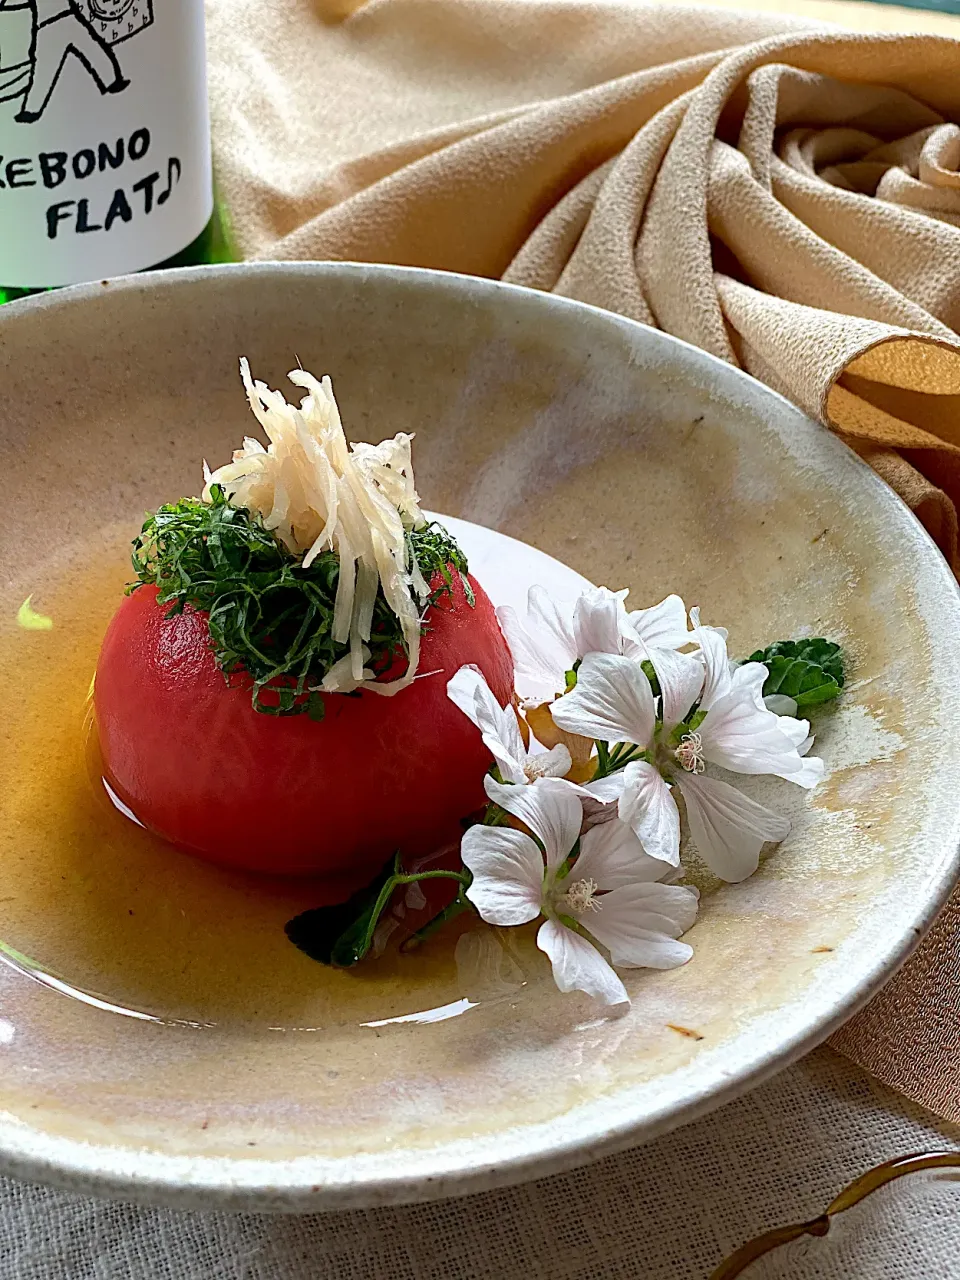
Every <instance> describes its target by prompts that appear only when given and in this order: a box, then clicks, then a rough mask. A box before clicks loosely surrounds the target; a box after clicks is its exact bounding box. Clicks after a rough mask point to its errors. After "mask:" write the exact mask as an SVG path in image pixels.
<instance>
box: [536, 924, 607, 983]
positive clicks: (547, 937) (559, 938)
mask: <svg viewBox="0 0 960 1280" xmlns="http://www.w3.org/2000/svg"><path fill="white" fill-rule="evenodd" d="M537 946H538V947H539V948H540V950H541V951H544V952H546V954H547V955H548V956H549V957H550V963H551V965H552V966H553V980H554V982H555V983H556V984H557V986H558V987H559V988H560V990H561V991H585V992H586V993H587V995H588V996H594V997H595V998H596V999H598V1000H602V1001H603V1002H604V1004H629V1003H630V997H629V996H628V995H627V990H626V987H624V985H623V983H622V982H621V981H620V979H619V978H618V977H617V975H616V974H615V973H614V971H613V970H612V969H611V968H610V966H609V965H608V964H607V962H606V960H604V958H603V956H602V955H601V954H600V952H599V951H598V950H597V949H596V947H595V946H594V945H593V943H591V942H589V941H588V940H587V939H586V938H584V937H582V936H581V935H580V934H579V933H574V931H573V930H572V929H568V928H567V926H566V925H564V924H561V923H560V921H559V920H547V921H545V922H544V923H543V924H542V925H541V926H540V931H539V933H538V934H537Z"/></svg>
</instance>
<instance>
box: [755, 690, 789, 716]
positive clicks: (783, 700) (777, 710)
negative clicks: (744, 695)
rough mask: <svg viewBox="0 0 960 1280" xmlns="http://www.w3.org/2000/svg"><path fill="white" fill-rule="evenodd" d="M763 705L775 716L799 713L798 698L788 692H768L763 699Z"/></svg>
mask: <svg viewBox="0 0 960 1280" xmlns="http://www.w3.org/2000/svg"><path fill="white" fill-rule="evenodd" d="M763 705H764V706H765V707H766V708H767V710H768V711H772V712H773V714H774V715H775V716H795V715H796V714H797V700H796V698H791V697H790V696H789V694H786V693H768V694H767V696H766V697H765V698H764V700H763Z"/></svg>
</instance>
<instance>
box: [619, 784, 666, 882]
mask: <svg viewBox="0 0 960 1280" xmlns="http://www.w3.org/2000/svg"><path fill="white" fill-rule="evenodd" d="M617 813H618V814H619V816H620V820H621V821H622V822H626V823H627V824H628V826H630V827H632V828H633V830H634V832H635V833H636V836H637V839H638V840H639V841H640V843H641V844H642V845H643V847H644V849H646V851H647V853H648V854H649V855H650V857H651V858H657V859H658V860H659V861H660V862H667V863H669V864H670V865H671V866H673V867H675V866H678V865H679V862H680V814H679V812H678V810H677V804H676V801H675V800H674V798H673V796H672V795H671V794H670V787H669V785H668V784H667V783H666V782H664V780H663V778H662V777H661V776H660V773H659V772H658V770H657V769H655V768H654V766H653V765H652V764H648V763H647V762H646V761H645V760H635V761H634V762H633V763H632V764H628V765H627V767H626V768H625V769H624V771H623V794H622V795H621V796H620V802H619V805H618V807H617Z"/></svg>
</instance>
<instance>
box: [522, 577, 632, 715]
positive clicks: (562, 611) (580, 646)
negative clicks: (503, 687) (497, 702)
mask: <svg viewBox="0 0 960 1280" xmlns="http://www.w3.org/2000/svg"><path fill="white" fill-rule="evenodd" d="M626 595H627V592H626V591H625V590H624V591H608V590H607V588H606V587H590V588H588V589H587V590H586V591H584V592H583V594H582V595H580V596H579V597H578V599H577V600H576V601H574V602H573V604H565V605H560V604H558V603H557V602H556V601H555V600H553V599H552V598H551V596H550V594H549V593H548V592H547V590H546V588H544V587H541V586H533V587H531V588H530V591H529V593H528V595H527V616H526V619H525V620H524V621H523V622H521V620H520V617H519V615H518V614H517V611H516V609H514V608H512V607H511V606H510V605H501V607H500V608H499V609H498V610H497V618H498V619H499V622H500V626H501V629H502V630H503V634H504V635H505V636H506V639H507V644H508V645H509V646H510V652H511V653H512V654H513V661H514V669H515V673H516V682H517V693H518V694H519V695H520V696H521V697H522V698H525V699H526V700H528V701H530V702H537V703H542V702H547V701H549V700H550V699H551V698H553V697H555V696H556V695H557V694H558V693H562V692H563V689H564V687H565V685H566V674H567V672H568V671H570V670H571V668H572V667H573V665H574V663H575V662H577V661H578V660H579V659H580V658H583V657H584V656H585V655H586V654H588V653H623V652H624V646H625V645H627V646H630V645H633V644H634V643H635V641H634V635H633V630H632V628H631V626H630V624H629V622H628V620H627V612H626V609H625V608H624V606H623V601H624V597H625V596H626Z"/></svg>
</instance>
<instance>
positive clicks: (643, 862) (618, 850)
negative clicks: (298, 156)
mask: <svg viewBox="0 0 960 1280" xmlns="http://www.w3.org/2000/svg"><path fill="white" fill-rule="evenodd" d="M674 808H676V806H675V805H674ZM666 870H667V868H666V867H665V866H664V864H663V863H662V862H661V861H660V859H659V858H651V857H650V855H649V854H648V853H646V852H645V851H644V848H643V845H642V844H641V843H640V841H639V840H638V839H637V837H636V836H635V835H634V833H633V831H631V829H630V828H629V827H628V826H627V824H626V823H625V822H621V821H620V820H619V818H613V819H612V820H611V821H610V822H602V823H600V824H599V826H596V827H591V828H590V830H589V831H587V832H586V833H585V834H584V835H582V836H581V837H580V857H579V858H578V859H577V861H576V862H575V863H574V867H573V871H572V873H571V876H572V877H573V878H575V879H577V880H587V879H589V880H596V882H597V885H598V887H599V888H600V889H602V890H609V889H619V888H621V887H622V886H623V885H628V884H638V883H641V882H647V881H654V880H659V879H660V877H661V876H662V875H663V874H664V872H665V871H666Z"/></svg>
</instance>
